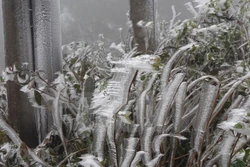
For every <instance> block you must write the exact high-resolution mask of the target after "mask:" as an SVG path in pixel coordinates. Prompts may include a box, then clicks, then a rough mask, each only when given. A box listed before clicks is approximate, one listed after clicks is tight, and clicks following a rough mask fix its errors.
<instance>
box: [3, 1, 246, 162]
mask: <svg viewBox="0 0 250 167" xmlns="http://www.w3.org/2000/svg"><path fill="white" fill-rule="evenodd" d="M193 5H194V6H193ZM186 6H187V7H188V10H189V11H191V13H192V14H193V15H194V18H193V19H189V20H184V21H176V13H177V12H176V11H175V8H174V7H173V8H172V10H173V18H172V19H171V20H170V21H169V22H167V21H164V22H161V23H159V26H158V29H159V36H158V41H159V45H158V48H157V49H156V51H155V52H154V53H147V54H142V53H140V52H138V51H137V48H134V47H131V46H133V45H132V44H131V40H130V39H131V34H128V36H127V38H123V39H124V40H123V41H121V43H119V44H115V43H113V44H111V46H110V48H106V47H105V43H104V37H103V36H102V35H100V36H99V40H98V41H97V43H98V45H97V46H98V47H97V48H92V47H91V46H90V45H88V44H87V43H86V42H83V41H80V42H72V43H70V44H68V45H64V46H63V47H62V51H63V72H62V73H57V75H58V77H57V78H56V79H55V80H54V81H53V82H50V83H49V82H47V81H46V80H44V79H43V78H42V75H40V73H41V72H40V71H35V72H34V71H31V70H29V68H28V66H27V64H25V63H24V64H22V65H20V64H19V65H18V64H14V65H13V66H12V67H7V68H6V69H5V71H4V72H3V78H2V79H1V85H0V86H1V87H0V88H1V89H0V112H1V115H2V116H1V117H0V129H1V131H2V132H4V133H5V134H6V135H7V136H8V137H9V140H8V139H6V140H7V141H4V142H3V145H2V146H1V148H0V165H1V166H17V165H18V164H21V165H23V166H34V167H35V166H37V167H38V166H58V167H59V166H66V167H78V166H83V167H102V166H111V167H118V166H121V167H129V166H131V167H136V166H148V167H153V166H159V167H161V166H170V167H175V166H187V167H191V166H192V167H193V166H195V167H196V166H197V167H203V166H205V167H212V166H218V167H229V166H230V167H231V166H232V167H238V166H247V165H248V164H249V163H250V162H249V153H250V148H249V146H248V143H249V137H250V130H249V127H250V124H249V120H250V113H249V109H250V96H249V86H250V82H249V81H250V71H249V53H250V44H249V41H250V40H249V20H250V15H249V11H250V4H249V1H240V2H238V3H234V2H232V1H230V0H204V1H202V2H201V1H197V2H195V3H194V4H192V3H188V4H187V5H186ZM139 25H149V24H147V23H145V24H140V23H139ZM144 28H145V29H148V27H147V26H145V27H144ZM7 80H12V81H15V82H16V83H17V84H21V85H22V88H21V91H22V92H24V93H26V94H27V96H28V97H29V99H30V103H32V105H33V107H35V108H42V109H45V108H46V107H47V108H46V109H48V110H49V111H50V112H52V113H53V120H54V127H53V129H52V130H51V132H50V133H49V134H48V135H47V137H46V138H45V139H44V140H43V142H41V143H40V144H39V146H38V147H37V148H35V149H31V148H29V147H28V146H27V145H26V144H25V143H23V142H22V140H21V139H20V138H19V137H18V134H17V133H15V131H14V130H13V129H12V128H11V127H10V126H9V125H8V124H7V123H6V121H7V120H6V115H7V114H8V113H6V101H7V99H8V98H7V97H6V89H5V88H4V84H5V82H6V81H7ZM1 135H3V136H4V134H1Z"/></svg>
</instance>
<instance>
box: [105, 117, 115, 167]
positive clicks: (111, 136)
mask: <svg viewBox="0 0 250 167" xmlns="http://www.w3.org/2000/svg"><path fill="white" fill-rule="evenodd" d="M107 142H108V149H109V158H110V163H111V167H118V157H117V148H116V143H115V121H114V120H110V122H109V123H108V128H107Z"/></svg>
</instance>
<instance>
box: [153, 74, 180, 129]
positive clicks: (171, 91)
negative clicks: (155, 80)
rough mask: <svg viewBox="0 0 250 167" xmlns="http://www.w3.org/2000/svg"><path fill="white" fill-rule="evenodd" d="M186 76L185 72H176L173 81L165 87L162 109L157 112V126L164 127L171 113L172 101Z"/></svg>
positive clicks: (155, 123) (155, 121) (155, 122)
mask: <svg viewBox="0 0 250 167" xmlns="http://www.w3.org/2000/svg"><path fill="white" fill-rule="evenodd" d="M184 76H185V75H184V74H183V73H178V74H176V76H175V77H174V79H173V81H171V82H170V83H169V84H168V86H167V87H165V88H164V90H163V98H162V104H161V108H160V111H159V112H158V113H157V115H156V117H155V120H154V125H155V126H158V127H162V126H163V125H164V123H165V121H166V118H167V116H168V114H169V111H170V108H171V105H172V101H173V100H174V98H175V95H176V93H177V90H178V88H179V86H180V84H181V83H182V81H183V79H184Z"/></svg>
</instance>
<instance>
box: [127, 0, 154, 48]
mask: <svg viewBox="0 0 250 167" xmlns="http://www.w3.org/2000/svg"><path fill="white" fill-rule="evenodd" d="M130 20H131V21H132V26H133V33H134V41H135V43H136V44H137V50H138V51H139V52H142V53H146V52H149V53H151V52H153V51H154V50H155V47H156V40H155V25H156V24H155V0H130ZM139 21H144V22H146V23H148V22H153V27H152V29H150V30H149V29H148V28H145V27H141V26H138V24H137V23H138V22H139Z"/></svg>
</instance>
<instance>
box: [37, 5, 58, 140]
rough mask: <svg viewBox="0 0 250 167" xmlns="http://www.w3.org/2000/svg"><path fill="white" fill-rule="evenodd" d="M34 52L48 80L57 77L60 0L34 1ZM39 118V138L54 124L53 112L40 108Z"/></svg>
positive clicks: (38, 67) (40, 68)
mask: <svg viewBox="0 0 250 167" xmlns="http://www.w3.org/2000/svg"><path fill="white" fill-rule="evenodd" d="M32 11H33V12H32V15H33V30H34V33H33V34H34V35H33V36H34V49H35V50H34V53H35V56H34V57H35V60H34V61H35V67H36V70H41V71H43V72H44V76H42V77H43V78H46V79H47V80H48V82H51V81H53V80H54V79H55V73H56V72H58V71H61V69H62V67H61V64H62V61H61V32H60V29H61V28H60V6H59V0H33V1H32ZM36 117H37V118H38V119H37V121H38V124H39V125H37V126H38V127H41V129H39V130H38V131H39V132H40V133H39V138H40V139H43V138H44V137H45V136H46V134H47V133H48V131H49V128H50V127H51V126H52V124H53V123H52V116H51V113H50V114H48V113H47V112H46V111H45V110H40V111H39V112H38V114H37V116H36Z"/></svg>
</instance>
